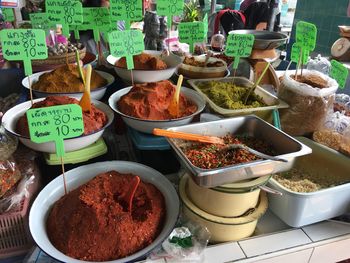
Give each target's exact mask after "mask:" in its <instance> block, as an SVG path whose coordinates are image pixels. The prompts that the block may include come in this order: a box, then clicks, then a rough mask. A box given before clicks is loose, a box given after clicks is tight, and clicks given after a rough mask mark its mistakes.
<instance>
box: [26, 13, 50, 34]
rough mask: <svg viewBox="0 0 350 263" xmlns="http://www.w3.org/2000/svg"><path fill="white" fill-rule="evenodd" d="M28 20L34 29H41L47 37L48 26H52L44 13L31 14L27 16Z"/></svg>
mask: <svg viewBox="0 0 350 263" xmlns="http://www.w3.org/2000/svg"><path fill="white" fill-rule="evenodd" d="M29 19H30V22H31V24H32V28H34V29H43V30H45V33H46V34H47V35H48V34H49V30H50V26H51V25H52V23H51V21H50V20H49V16H48V15H47V14H46V13H32V14H29Z"/></svg>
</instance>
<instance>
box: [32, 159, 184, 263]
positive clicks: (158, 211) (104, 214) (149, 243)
mask: <svg viewBox="0 0 350 263" xmlns="http://www.w3.org/2000/svg"><path fill="white" fill-rule="evenodd" d="M135 176H139V177H140V179H141V182H140V184H139V185H138V187H137V189H136V192H135V195H134V197H133V202H132V210H131V212H130V211H129V210H128V209H127V206H125V204H123V202H121V201H120V198H119V197H120V196H121V195H122V193H123V191H124V190H125V189H128V184H129V183H130V182H131V181H132V180H133V179H132V178H134V177H135ZM65 177H66V185H67V192H68V194H66V195H65V192H64V184H63V176H62V175H61V176H59V177H57V178H56V179H54V180H53V181H52V182H50V183H49V184H48V185H47V186H46V187H45V188H44V189H43V190H42V191H41V192H40V193H39V195H38V197H37V198H36V200H35V201H34V203H33V206H32V208H31V210H30V215H29V227H30V231H31V234H32V236H33V238H34V240H35V242H36V243H37V245H38V246H39V247H40V248H41V249H42V250H43V251H45V252H46V253H47V254H48V255H50V256H51V257H53V258H55V259H57V260H60V261H63V262H86V261H90V262H91V261H95V262H96V261H98V262H115V263H116V262H128V261H134V260H137V259H140V258H142V257H144V256H146V255H147V254H148V253H149V252H150V251H152V250H153V249H154V248H156V247H158V246H159V245H160V244H161V243H162V242H163V241H164V239H166V238H167V237H168V236H169V234H170V232H171V231H172V229H173V228H174V226H175V223H176V221H177V217H178V214H179V198H178V196H177V193H176V190H175V189H174V187H173V186H172V184H171V183H170V182H169V181H168V180H167V179H166V178H165V177H164V176H163V175H162V174H161V173H159V172H157V171H156V170H154V169H152V168H150V167H147V166H144V165H142V164H138V163H133V162H125V161H110V162H101V163H94V164H89V165H85V166H81V167H78V168H76V169H73V170H70V171H68V172H67V173H66V174H65Z"/></svg>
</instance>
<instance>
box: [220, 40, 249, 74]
mask: <svg viewBox="0 0 350 263" xmlns="http://www.w3.org/2000/svg"><path fill="white" fill-rule="evenodd" d="M254 39H255V38H254V35H252V34H229V35H228V37H227V43H226V49H225V55H226V56H229V57H234V59H235V60H234V62H233V68H234V69H237V68H238V64H239V59H240V58H246V57H250V55H251V53H252V50H253V46H254Z"/></svg>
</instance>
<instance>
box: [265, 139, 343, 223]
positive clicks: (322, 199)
mask: <svg viewBox="0 0 350 263" xmlns="http://www.w3.org/2000/svg"><path fill="white" fill-rule="evenodd" d="M297 139H298V140H299V141H301V142H302V143H303V144H305V145H307V146H309V147H310V148H312V154H311V155H307V156H302V157H299V158H297V160H296V163H295V167H297V168H301V169H303V170H305V171H306V172H312V173H318V174H319V175H322V176H332V177H337V178H340V179H341V180H344V181H349V182H350V161H349V158H347V157H346V156H345V155H343V154H340V153H338V152H337V151H334V150H332V149H330V148H328V147H326V146H323V145H321V144H318V143H316V142H313V141H311V140H309V139H307V138H304V137H298V138H297ZM268 186H270V187H271V188H273V189H276V190H278V191H280V192H282V193H283V195H282V196H276V195H272V194H269V195H268V198H269V208H270V210H271V211H272V212H273V213H274V214H276V215H277V216H278V217H279V218H280V219H282V220H283V221H284V222H285V223H286V224H287V225H290V226H292V227H301V226H305V225H309V224H313V223H316V222H319V221H323V220H327V219H330V218H332V217H336V216H339V215H342V214H344V213H346V212H348V211H350V183H345V184H341V185H338V186H334V187H330V188H327V189H322V190H320V191H316V192H311V193H298V192H294V191H291V190H289V189H287V188H285V187H284V186H282V185H281V184H279V183H278V182H277V181H276V180H274V179H273V178H271V179H270V181H269V183H268Z"/></svg>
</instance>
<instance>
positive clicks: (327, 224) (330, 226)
mask: <svg viewBox="0 0 350 263" xmlns="http://www.w3.org/2000/svg"><path fill="white" fill-rule="evenodd" d="M303 230H304V232H305V233H306V234H307V235H308V236H309V237H310V238H311V240H312V241H314V242H316V241H320V240H325V239H329V238H333V237H337V236H342V235H345V234H350V224H347V223H340V222H335V221H324V222H321V223H318V224H314V225H310V226H306V227H303Z"/></svg>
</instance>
